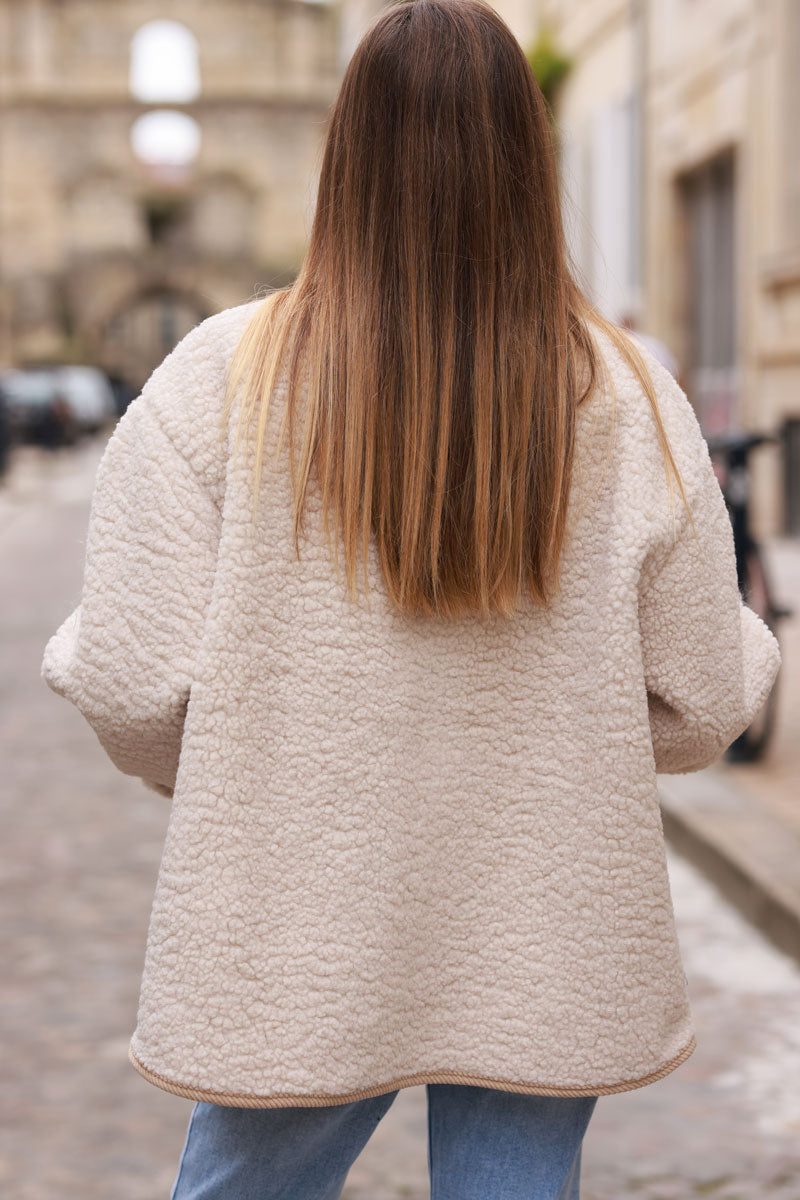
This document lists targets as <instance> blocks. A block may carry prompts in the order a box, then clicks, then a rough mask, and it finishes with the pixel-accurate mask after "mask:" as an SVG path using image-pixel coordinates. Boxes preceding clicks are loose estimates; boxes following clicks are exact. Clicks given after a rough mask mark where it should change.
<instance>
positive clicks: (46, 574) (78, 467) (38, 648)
mask: <svg viewBox="0 0 800 1200" xmlns="http://www.w3.org/2000/svg"><path fill="white" fill-rule="evenodd" d="M102 446H103V437H102V436H100V437H98V438H95V439H93V440H91V441H87V442H84V443H82V444H81V445H80V446H79V447H77V448H75V449H72V450H69V451H64V452H58V453H57V454H55V455H49V454H46V453H43V452H40V451H38V450H35V449H31V448H27V447H26V448H24V449H23V450H22V451H21V452H19V455H18V458H17V459H15V462H14V464H13V465H12V470H11V474H10V476H9V477H8V479H7V480H5V481H2V482H0V549H1V552H2V561H3V564H4V570H3V573H2V577H0V596H1V600H0V603H2V614H3V615H2V639H3V650H2V660H1V662H2V666H1V667H0V698H1V699H2V717H3V722H2V738H3V751H4V753H3V759H4V771H3V793H2V804H3V812H2V819H3V833H4V837H3V853H2V862H1V863H0V870H1V871H2V882H3V887H4V893H5V898H4V912H5V920H4V923H3V932H2V947H1V949H2V961H3V964H4V970H3V985H2V997H1V998H0V1003H1V1004H2V1016H1V1018H0V1019H1V1021H2V1029H3V1037H4V1045H3V1050H2V1057H3V1066H4V1070H3V1073H2V1084H0V1110H1V1111H2V1135H1V1137H2V1141H1V1142H0V1193H1V1194H2V1195H3V1197H8V1200H165V1198H166V1197H167V1196H168V1194H169V1188H170V1186H171V1182H172V1179H173V1177H174V1174H175V1169H176V1166H177V1161H178V1157H179V1154H180V1149H181V1145H182V1140H183V1134H184V1131H185V1127H186V1122H187V1120H188V1116H189V1112H190V1109H191V1105H190V1103H189V1102H188V1101H184V1100H181V1099H179V1098H177V1097H174V1096H170V1095H167V1094H165V1093H163V1092H161V1091H159V1090H158V1089H156V1088H154V1087H152V1086H150V1085H149V1084H147V1083H145V1082H144V1080H143V1079H141V1078H140V1077H139V1076H138V1075H137V1074H136V1072H135V1071H134V1070H133V1068H132V1067H131V1066H130V1065H129V1064H128V1061H127V1057H126V1053H127V1045H128V1039H129V1036H130V1033H131V1031H132V1029H133V1026H134V1023H135V1007H136V999H137V993H138V985H139V976H140V971H141V966H142V958H143V952H144V940H145V933H146V928H147V920H148V915H149V909H150V903H151V899H152V894H153V888H154V884H155V878H156V870H157V866H158V860H159V855H160V851H161V845H162V839H163V836H164V832H165V828H166V821H167V815H168V803H169V802H168V801H167V800H166V799H165V798H164V797H162V796H159V795H157V794H156V793H154V792H152V791H149V790H147V789H145V788H144V787H143V786H142V785H141V784H140V783H139V782H138V781H136V780H134V779H131V778H128V777H126V776H123V775H121V774H119V773H118V772H117V771H116V770H115V769H114V768H113V767H112V766H111V764H110V762H109V761H108V760H107V758H106V757H105V755H104V753H103V751H102V750H101V749H100V747H99V745H98V743H97V740H96V738H95V736H94V734H93V733H92V731H91V730H90V729H89V727H88V726H87V725H86V724H85V722H84V721H83V719H82V717H81V716H80V714H79V713H78V712H77V711H76V710H74V709H73V708H72V707H71V706H70V705H68V704H67V703H66V702H65V701H64V700H62V699H61V698H59V697H56V696H54V695H53V694H52V693H51V692H50V691H49V690H48V689H47V687H46V686H45V684H44V683H43V682H42V681H41V679H40V677H39V665H40V660H41V655H42V651H43V649H44V644H45V641H46V639H47V637H48V636H49V635H50V634H51V633H52V632H53V631H54V630H55V629H56V627H57V625H58V624H59V622H60V621H61V620H62V619H63V618H64V617H65V616H66V615H67V613H68V612H69V611H70V610H71V608H72V607H73V606H74V604H75V603H77V601H78V599H79V589H80V581H81V573H82V566H83V546H84V537H85V532H86V522H87V518H88V502H89V496H90V494H91V487H92V483H93V480H94V472H95V469H96V466H97V462H98V459H99V455H100V452H101V451H102ZM15 453H16V452H15ZM670 874H671V880H672V887H673V898H674V905H675V911H676V916H677V921H678V931H679V935H680V940H681V947H682V951H683V960H684V966H685V970H686V973H687V976H688V979H689V987H690V994H691V997H692V1002H693V1011H694V1016H695V1024H696V1029H697V1038H698V1048H697V1049H696V1050H695V1052H694V1054H693V1055H692V1056H691V1057H690V1058H689V1060H688V1061H687V1062H686V1063H685V1064H683V1065H682V1066H681V1067H679V1068H678V1069H677V1070H676V1071H674V1072H673V1073H672V1074H671V1075H669V1076H668V1077H667V1078H665V1079H662V1080H660V1081H659V1082H658V1083H655V1084H652V1085H650V1086H648V1087H645V1088H641V1089H637V1090H635V1091H632V1092H628V1093H623V1094H619V1095H614V1096H605V1097H601V1099H600V1101H599V1102H598V1105H597V1108H596V1111H595V1115H594V1117H593V1119H592V1123H591V1124H590V1127H589V1130H588V1133H587V1136H586V1140H585V1148H584V1172H583V1180H584V1184H583V1191H582V1195H583V1197H584V1200H626V1198H628V1197H631V1198H641V1200H694V1198H697V1197H710V1198H711V1200H800V1082H798V1081H800V969H799V968H798V966H797V965H796V964H795V963H794V962H793V960H791V959H790V958H788V957H786V956H784V955H782V954H781V953H780V952H779V951H777V950H775V949H774V948H773V947H772V946H771V945H770V944H769V943H768V942H766V941H765V940H764V939H763V938H762V937H761V935H760V934H759V933H758V932H756V931H755V930H754V929H752V928H751V927H750V926H749V925H747V924H746V922H745V921H744V920H743V919H742V918H741V917H740V916H739V915H738V913H736V912H735V911H734V910H733V909H731V908H730V907H729V906H728V905H727V904H726V903H725V902H724V901H723V900H722V899H721V898H720V897H719V895H718V893H717V892H716V891H715V890H714V889H713V888H712V887H711V886H710V885H709V884H708V883H706V881H705V880H704V879H703V878H702V877H701V876H700V875H698V874H697V872H696V871H695V870H694V869H693V868H691V867H690V866H689V865H688V864H687V863H686V862H685V861H684V860H682V859H680V858H678V857H677V856H676V855H674V854H672V853H670ZM532 1019H534V1020H535V1019H536V1014H535V1013H534V1014H532ZM426 1136H427V1121H426V1107H425V1090H424V1088H411V1089H406V1090H403V1091H401V1092H400V1094H399V1095H398V1097H397V1099H396V1101H395V1103H394V1105H393V1106H392V1108H391V1109H390V1111H389V1113H388V1114H387V1116H386V1117H385V1118H384V1120H383V1122H382V1123H381V1125H380V1126H379V1128H378V1130H377V1131H376V1133H375V1135H374V1136H373V1138H372V1140H371V1142H370V1143H369V1145H368V1146H367V1148H366V1150H365V1151H364V1153H363V1154H362V1156H361V1158H360V1159H359V1161H358V1162H357V1163H356V1164H355V1166H354V1168H353V1170H352V1172H351V1174H350V1178H349V1180H348V1183H347V1186H346V1190H345V1193H344V1196H345V1198H346V1200H400V1198H406V1200H422V1198H423V1197H425V1196H427V1194H428V1189H427V1161H426ZM487 1200H492V1198H490V1197H487Z"/></svg>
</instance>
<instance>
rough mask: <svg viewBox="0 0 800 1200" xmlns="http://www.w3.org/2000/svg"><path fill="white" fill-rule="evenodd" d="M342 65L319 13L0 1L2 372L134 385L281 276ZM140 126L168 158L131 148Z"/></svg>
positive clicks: (288, 8) (290, 5)
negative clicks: (76, 364) (212, 317)
mask: <svg viewBox="0 0 800 1200" xmlns="http://www.w3.org/2000/svg"><path fill="white" fill-rule="evenodd" d="M165 18H166V20H165ZM152 26H157V28H155V29H154V30H152V29H151V27H152ZM151 31H152V32H154V33H155V34H158V35H159V36H158V37H156V38H155V48H156V58H159V57H160V59H161V60H162V61H161V64H160V65H161V73H160V77H159V76H158V73H157V72H156V73H154V72H152V71H150V72H149V74H148V70H147V63H146V62H144V61H143V53H144V51H146V45H145V43H146V41H147V39H148V34H149V33H150V32H151ZM145 57H146V56H145ZM157 65H158V64H157ZM340 65H341V64H340V45H339V19H338V13H337V11H336V10H335V9H334V8H333V7H331V6H329V5H327V4H311V3H304V2H303V0H262V2H260V3H257V4H254V3H251V2H249V0H226V2H225V3H224V4H220V3H215V2H213V0H164V2H161V3H156V2H153V0H115V3H113V4H110V3H108V0H0V365H2V364H4V363H5V364H13V365H19V364H21V363H26V362H33V361H41V360H45V359H48V358H58V357H65V356H66V357H77V358H79V359H80V360H83V361H90V362H94V363H96V364H98V365H100V366H103V367H105V368H106V369H107V370H109V371H110V372H112V373H114V374H118V375H120V376H121V377H122V378H124V379H126V380H127V381H128V382H129V383H130V384H132V385H133V386H139V385H141V383H143V382H144V380H145V379H146V378H147V376H148V375H149V373H150V371H151V370H152V368H153V367H154V366H155V365H156V364H157V363H158V362H159V361H160V360H161V359H162V358H163V357H164V355H165V354H166V353H167V352H168V350H169V349H171V347H172V346H173V345H174V344H175V342H176V341H177V340H178V338H179V337H181V336H182V335H183V333H185V332H186V331H188V329H190V328H191V327H192V326H193V325H194V324H195V323H196V322H197V321H198V320H200V319H202V318H203V317H204V316H206V315H208V314H209V313H212V312H216V311H217V310H218V309H220V308H222V307H224V306H227V305H229V304H234V303H240V302H241V301H242V300H243V299H246V298H247V297H248V296H249V295H250V293H251V291H252V290H253V289H255V288H256V287H259V286H261V285H263V284H265V283H269V282H275V281H279V280H282V279H283V278H285V277H286V276H287V275H291V273H292V272H293V271H294V270H295V269H296V267H297V264H298V262H299V260H300V258H301V256H302V252H303V248H304V245H305V242H306V239H307V234H308V230H309V228H310V213H311V211H312V209H313V201H314V195H313V192H314V188H315V180H316V177H317V174H318V169H319V151H320V146H321V134H322V130H323V127H324V123H325V119H326V117H327V113H328V109H329V106H330V102H331V99H332V98H333V96H334V95H335V92H336V87H337V85H338V81H339V77H340ZM159 78H160V82H159ZM181 81H182V82H181ZM154 119H155V120H156V122H161V125H160V131H161V132H160V137H161V141H162V143H166V145H167V151H168V144H169V141H170V138H171V137H173V135H174V137H173V140H175V141H176V145H177V144H180V146H181V147H182V148H183V151H182V158H181V154H179V155H178V159H179V160H180V161H163V159H164V157H165V156H164V154H162V155H161V160H159V154H158V153H156V154H155V156H154V157H153V158H151V159H148V158H147V156H146V154H144V155H143V154H141V153H138V152H137V139H138V142H141V143H143V144H146V142H147V135H148V130H149V129H150V124H151V123H152V122H153V120H154ZM156 132H158V131H157V130H156ZM193 141H194V143H195V146H194V150H192V142H193ZM187 146H188V149H189V153H188V155H187V154H186V153H185V150H186V147H187ZM166 158H167V160H168V159H169V154H168V153H167V155H166Z"/></svg>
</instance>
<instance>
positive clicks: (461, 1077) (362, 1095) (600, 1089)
mask: <svg viewBox="0 0 800 1200" xmlns="http://www.w3.org/2000/svg"><path fill="white" fill-rule="evenodd" d="M696 1045H697V1041H696V1039H695V1036H694V1034H692V1036H691V1037H690V1038H689V1041H688V1042H687V1043H686V1045H685V1046H684V1047H683V1049H682V1050H679V1051H678V1053H677V1054H676V1055H675V1057H674V1058H671V1059H670V1060H669V1061H668V1062H665V1063H664V1064H663V1065H662V1066H660V1067H659V1068H658V1069H657V1070H656V1071H651V1072H650V1074H649V1075H640V1076H639V1078H638V1079H623V1080H622V1081H621V1082H620V1083H596V1084H587V1085H586V1086H584V1087H550V1086H549V1085H548V1084H546V1083H545V1084H542V1083H513V1082H512V1081H511V1080H508V1079H494V1078H492V1077H490V1076H487V1075H465V1074H463V1072H461V1071H420V1072H419V1073H418V1074H417V1075H401V1076H400V1078H399V1079H393V1080H392V1081H391V1082H390V1083H376V1084H374V1085H373V1086H372V1087H365V1088H359V1089H358V1091H355V1092H334V1093H329V1094H325V1093H320V1092H312V1093H308V1094H306V1095H303V1094H298V1095H291V1094H289V1093H286V1092H283V1093H279V1094H278V1095H275V1096H253V1095H249V1094H247V1093H245V1094H244V1095H239V1094H237V1093H236V1092H214V1091H211V1090H209V1089H208V1088H199V1087H191V1086H190V1085H189V1084H185V1083H177V1082H176V1081H175V1080H173V1079H168V1078H167V1077H166V1076H165V1075H159V1074H158V1072H157V1071H151V1070H150V1068H149V1067H146V1066H145V1065H144V1063H142V1062H140V1061H139V1059H138V1058H137V1057H136V1055H135V1053H134V1051H133V1048H132V1047H130V1048H129V1050H128V1057H129V1058H130V1060H131V1062H132V1063H133V1065H134V1067H135V1068H136V1070H137V1071H138V1072H139V1074H140V1075H143V1076H144V1078H145V1079H146V1080H147V1081H148V1082H149V1083H153V1084H155V1086H156V1087H159V1088H162V1089H163V1091H165V1092H172V1093H173V1094H174V1095H176V1096H184V1097H185V1098H186V1099H187V1100H204V1101H207V1102H208V1103H209V1104H223V1105H232V1106H234V1107H236V1108H289V1107H291V1106H299V1107H303V1108H319V1107H322V1106H324V1105H327V1104H349V1103H350V1102H351V1101H352V1100H366V1098H367V1097H368V1096H380V1095H383V1094H384V1093H385V1092H394V1091H397V1090H399V1089H400V1088H406V1087H416V1086H417V1085H418V1084H423V1083H457V1084H467V1085H471V1086H474V1087H489V1088H497V1089H498V1090H499V1091H503V1092H520V1093H522V1094H525V1095H532V1096H608V1095H611V1093H612V1092H630V1091H632V1090H633V1089H634V1088H638V1087H644V1086H645V1085H646V1084H648V1083H655V1082H656V1080H657V1079H662V1078H663V1077H664V1076H665V1075H669V1073H670V1071H674V1070H675V1068H676V1067H679V1066H680V1064H681V1063H682V1062H684V1061H685V1060H686V1059H687V1058H688V1057H689V1055H690V1054H691V1053H692V1051H693V1050H694V1049H695V1047H696Z"/></svg>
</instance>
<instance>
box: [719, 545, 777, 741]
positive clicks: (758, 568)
mask: <svg viewBox="0 0 800 1200" xmlns="http://www.w3.org/2000/svg"><path fill="white" fill-rule="evenodd" d="M743 578H744V586H743V587H742V598H743V599H744V602H745V604H746V605H747V606H748V607H749V608H752V610H753V612H755V613H757V614H758V616H759V617H761V619H762V621H763V622H764V623H765V625H766V626H767V627H768V628H769V629H770V630H771V631H772V633H773V634H775V636H776V637H777V629H776V619H775V606H774V604H773V602H772V593H771V590H770V586H769V580H768V578H767V573H766V571H765V569H764V563H763V560H762V558H761V554H760V553H759V551H758V548H757V547H756V546H755V545H753V546H752V547H751V548H750V549H748V551H747V554H746V557H745V562H744V572H743ZM779 679H780V671H779V672H778V678H777V679H776V680H775V683H774V685H773V687H772V690H771V691H770V693H769V695H768V696H767V698H766V700H765V701H764V703H763V705H762V706H761V708H760V710H759V711H758V713H756V716H755V717H754V719H753V721H752V722H751V723H750V725H748V727H747V729H745V731H744V733H742V734H740V736H739V737H738V738H736V740H735V741H734V742H732V743H731V745H730V746H729V747H728V750H727V751H726V754H725V757H726V758H727V760H728V761H729V762H757V761H758V760H759V759H760V758H762V757H763V756H764V754H765V752H766V749H767V746H768V745H769V741H770V738H771V737H772V734H773V731H774V728H775V716H776V712H777V700H778V680H779Z"/></svg>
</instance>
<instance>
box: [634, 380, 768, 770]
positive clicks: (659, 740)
mask: <svg viewBox="0 0 800 1200" xmlns="http://www.w3.org/2000/svg"><path fill="white" fill-rule="evenodd" d="M675 387H676V388H677V385H675ZM672 401H673V403H676V404H677V405H678V406H679V409H680V418H681V421H682V428H683V431H684V435H685V437H684V440H683V445H682V446H681V449H680V453H679V454H678V455H676V458H677V461H678V466H679V469H680V470H681V476H682V478H683V480H684V486H685V487H686V490H687V496H688V499H689V503H690V507H691V512H692V516H693V519H694V526H695V529H696V535H697V536H695V529H693V528H692V525H691V523H690V522H689V520H688V516H687V515H686V509H685V505H684V504H683V501H682V499H681V497H680V495H679V493H678V492H677V491H676V495H675V503H676V513H677V515H676V518H675V526H674V528H673V529H672V530H671V532H670V533H669V534H668V535H667V536H666V537H665V538H661V539H659V540H658V542H657V544H654V545H653V546H652V547H651V549H650V551H649V552H648V554H647V556H646V558H645V561H644V563H643V568H642V571H641V575H640V586H639V625H640V632H641V644H642V656H643V665H644V677H645V683H646V686H647V702H648V710H649V719H650V731H651V735H652V741H653V751H654V756H655V765H656V770H657V771H659V772H664V773H668V774H669V773H672V774H681V773H686V772H689V771H699V770H701V769H702V768H703V767H707V766H710V765H711V763H713V762H715V761H716V759H717V758H719V756H720V755H721V754H722V753H723V752H724V751H725V750H726V749H727V747H728V746H729V745H730V744H731V743H732V742H733V741H734V740H735V739H736V738H737V737H738V736H739V734H741V733H743V732H744V730H745V729H746V728H747V727H748V725H749V724H750V723H751V722H752V721H753V719H754V718H755V716H756V714H757V713H758V711H759V709H760V708H761V706H762V705H763V703H764V701H765V700H766V699H767V696H768V695H769V693H770V690H771V689H772V686H773V684H774V682H775V679H776V676H777V673H778V669H779V667H780V663H781V655H780V650H779V647H778V642H777V639H776V638H775V637H774V635H773V634H772V632H771V631H770V630H769V629H768V627H767V626H766V624H765V623H764V621H762V620H761V618H760V617H759V616H758V615H757V614H756V613H755V612H753V610H752V609H750V608H748V607H747V606H746V605H745V604H744V602H743V599H742V596H741V593H740V591H739V586H738V581H737V574H736V558H735V550H734V542H733V530H732V527H731V522H730V518H729V516H728V511H727V507H726V505H725V499H724V497H723V495H722V491H721V489H720V486H719V483H718V481H717V478H716V475H715V474H714V468H713V465H712V462H711V458H710V454H709V451H708V446H707V444H706V441H705V439H704V437H703V435H702V432H701V430H700V426H699V423H698V422H697V419H696V417H695V415H694V410H693V409H692V408H691V405H690V404H689V401H688V399H687V398H686V396H685V395H684V393H683V392H680V394H679V395H678V396H673V397H672ZM672 449H673V453H675V450H676V447H675V445H673V446H672ZM684 463H685V464H686V470H685V471H684V469H683V464H684ZM687 485H688V486H687Z"/></svg>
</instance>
